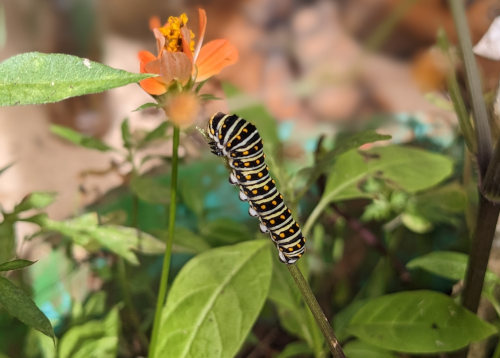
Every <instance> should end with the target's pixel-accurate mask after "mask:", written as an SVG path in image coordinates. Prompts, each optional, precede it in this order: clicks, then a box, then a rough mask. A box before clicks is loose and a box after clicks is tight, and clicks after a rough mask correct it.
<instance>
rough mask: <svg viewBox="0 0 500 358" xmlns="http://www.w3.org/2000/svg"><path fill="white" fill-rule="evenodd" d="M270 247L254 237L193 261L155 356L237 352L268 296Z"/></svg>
mask: <svg viewBox="0 0 500 358" xmlns="http://www.w3.org/2000/svg"><path fill="white" fill-rule="evenodd" d="M269 247H270V246H269V242H268V241H265V240H254V241H249V242H244V243H241V244H238V245H233V246H226V247H222V248H218V249H213V250H209V251H206V252H204V253H203V254H201V255H199V256H196V257H195V258H193V259H192V260H191V261H189V262H188V263H187V264H186V265H185V266H184V267H183V268H182V270H181V271H180V272H179V274H178V275H177V277H176V279H175V281H174V283H173V285H172V288H171V290H170V293H169V296H168V299H167V304H166V306H165V308H164V310H163V315H162V322H161V326H160V330H159V332H158V333H159V334H158V337H159V340H158V349H157V350H156V357H176V358H184V357H221V358H223V357H234V356H235V355H236V353H237V352H238V350H239V348H240V347H241V345H242V344H243V342H244V340H245V337H246V336H247V335H248V332H249V331H250V328H251V327H252V326H253V324H254V322H255V320H256V319H257V316H258V314H259V312H260V310H261V308H262V306H263V304H264V301H265V299H266V297H267V293H268V290H269V284H270V281H271V255H270V252H269Z"/></svg>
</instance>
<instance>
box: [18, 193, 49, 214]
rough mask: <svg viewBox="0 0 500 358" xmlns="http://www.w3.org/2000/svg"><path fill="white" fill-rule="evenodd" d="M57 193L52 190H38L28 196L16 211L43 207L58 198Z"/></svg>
mask: <svg viewBox="0 0 500 358" xmlns="http://www.w3.org/2000/svg"><path fill="white" fill-rule="evenodd" d="M56 196H57V194H56V193H51V192H43V191H38V192H34V193H31V194H29V195H28V196H26V197H25V198H24V199H23V200H22V201H21V202H20V203H19V204H17V205H16V207H15V208H14V213H20V212H22V211H26V210H31V209H43V208H46V207H47V206H49V205H50V204H52V203H53V202H54V200H55V199H56Z"/></svg>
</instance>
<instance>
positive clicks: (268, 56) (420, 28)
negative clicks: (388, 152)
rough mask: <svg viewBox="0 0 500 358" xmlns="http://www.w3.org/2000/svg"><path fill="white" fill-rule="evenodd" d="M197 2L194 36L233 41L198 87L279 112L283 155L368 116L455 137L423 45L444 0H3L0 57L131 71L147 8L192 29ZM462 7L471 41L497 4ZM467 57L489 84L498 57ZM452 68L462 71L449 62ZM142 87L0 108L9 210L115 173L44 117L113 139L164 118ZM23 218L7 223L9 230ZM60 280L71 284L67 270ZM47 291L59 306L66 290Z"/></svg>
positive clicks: (74, 201) (191, 145)
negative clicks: (182, 17) (214, 72)
mask: <svg viewBox="0 0 500 358" xmlns="http://www.w3.org/2000/svg"><path fill="white" fill-rule="evenodd" d="M198 7H203V8H204V9H205V10H206V12H207V16H208V25H207V33H206V35H205V41H207V40H211V39H215V38H221V37H224V38H227V39H229V40H230V41H231V42H232V43H234V44H235V45H236V46H237V48H238V50H239V53H240V60H239V62H238V63H237V64H235V65H233V66H231V67H229V68H227V69H225V70H224V71H223V72H222V73H221V74H220V75H218V76H216V77H215V78H213V79H212V80H210V82H209V83H208V84H207V85H206V86H205V88H204V91H206V92H207V93H213V94H215V95H216V96H219V97H222V98H223V97H224V91H223V84H227V83H229V84H231V85H232V86H234V87H235V88H238V90H239V93H240V95H238V96H237V98H236V100H235V102H234V103H233V104H232V105H231V108H238V102H240V104H241V106H242V107H243V106H246V105H248V104H249V103H258V104H263V105H264V106H265V107H266V109H267V110H268V111H269V113H270V114H271V115H272V117H273V118H275V119H276V121H277V122H278V123H279V125H278V129H279V135H280V139H282V140H283V141H284V143H285V144H284V148H283V150H284V152H285V155H284V156H285V157H287V158H292V159H293V160H292V161H293V163H295V165H301V166H304V165H305V164H307V163H310V161H311V157H312V151H313V150H314V148H315V145H316V142H317V140H318V137H319V136H320V135H321V134H328V135H331V134H332V133H336V132H341V131H351V132H352V131H356V130H358V129H360V128H362V129H366V128H376V129H378V131H379V132H381V133H387V134H391V135H392V137H393V139H392V141H393V142H395V143H408V142H413V143H415V142H421V143H424V142H425V146H426V147H427V148H432V149H434V150H436V151H442V152H446V150H447V149H448V148H449V147H451V146H452V144H453V142H454V141H455V140H456V138H457V120H456V115H455V112H454V111H453V107H452V105H451V103H450V101H449V99H448V98H447V96H446V93H445V88H446V72H447V71H448V70H450V68H449V66H450V65H449V61H448V60H447V59H446V58H444V56H443V54H442V53H441V52H440V51H438V50H437V48H436V38H437V34H438V31H440V29H442V30H444V31H445V33H446V34H447V36H448V38H449V40H450V42H451V43H452V44H454V43H455V41H456V35H455V30H454V27H453V21H452V18H451V14H450V12H449V9H448V7H447V1H444V0H349V1H348V0H336V1H333V0H330V1H328V0H317V1H300V0H295V1H294V0H253V1H250V0H246V1H243V0H234V1H231V2H228V1H222V0H216V1H199V2H197V1H183V0H171V1H158V0H142V1H136V0H102V1H97V0H3V1H2V2H0V61H3V60H5V59H7V58H9V57H10V56H13V55H16V54H18V53H22V52H29V51H41V52H61V53H67V54H74V55H77V56H81V57H86V58H89V59H92V60H95V61H98V62H102V63H104V64H106V65H109V66H112V67H115V68H120V69H124V70H127V71H131V72H138V71H139V62H138V59H137V53H138V51H140V50H142V49H146V50H149V51H152V52H153V51H154V50H155V41H154V37H153V36H152V33H151V31H150V30H149V27H148V21H149V18H150V17H151V16H153V15H157V16H159V17H160V18H161V20H162V22H164V21H166V20H167V18H168V16H171V15H173V16H178V15H179V14H181V13H182V12H185V13H187V15H188V16H189V18H190V20H189V21H190V23H189V25H190V27H191V29H193V30H194V32H195V33H197V27H198V24H197V8H198ZM467 15H468V18H469V25H470V30H471V35H472V41H473V43H474V44H475V43H477V42H478V41H479V40H480V39H481V37H482V36H483V35H484V34H485V32H486V31H487V30H488V27H489V26H490V24H491V23H492V21H493V20H494V19H495V18H496V17H497V16H500V2H499V1H498V0H469V1H467ZM477 60H478V62H479V66H480V70H481V74H482V76H483V85H484V88H485V91H486V93H487V94H488V95H489V97H490V98H493V97H494V95H495V93H496V90H497V87H498V83H499V78H500V62H499V61H494V60H491V59H488V58H485V57H481V56H477ZM457 63H458V62H457ZM457 70H458V73H459V74H461V73H462V72H461V68H460V66H459V65H457ZM460 82H461V83H462V84H463V83H464V81H463V79H460ZM150 101H151V99H150V97H149V96H148V95H147V94H146V93H144V92H143V91H142V89H141V88H140V87H139V86H137V85H129V86H126V87H122V88H117V89H114V90H111V91H108V92H106V93H103V94H96V95H91V96H84V97H78V98H73V99H69V100H65V101H63V102H60V103H56V104H50V105H44V106H24V107H9V108H1V109H0V168H2V167H4V166H6V165H7V164H9V163H14V165H13V166H12V167H11V168H10V169H9V170H8V171H6V172H4V173H3V174H2V176H1V177H0V205H1V206H2V207H3V208H4V209H6V210H10V209H11V208H12V207H13V206H14V205H15V204H16V203H18V202H19V201H20V200H21V199H22V198H23V197H24V196H26V195H27V194H29V193H30V192H33V191H53V192H57V193H58V196H57V200H56V201H55V203H53V204H52V205H51V206H50V207H49V208H48V210H47V212H48V213H49V216H50V217H51V218H52V219H64V218H68V217H71V216H73V215H77V214H79V213H81V212H82V210H83V208H84V207H86V206H87V205H90V204H92V203H94V202H95V201H96V200H99V199H101V198H102V197H103V196H104V195H105V194H106V193H107V192H108V191H110V190H111V189H113V188H115V187H117V186H120V185H122V184H123V176H121V175H120V172H119V170H118V171H117V170H115V169H116V165H115V161H116V160H117V158H116V157H115V155H114V154H113V153H112V152H108V153H104V154H103V153H99V152H96V151H90V150H87V149H85V148H81V147H77V146H75V145H72V144H70V143H68V142H65V141H63V140H61V139H60V138H58V137H56V136H54V135H52V134H51V132H50V130H49V127H50V124H52V123H55V124H60V125H64V126H67V127H70V128H73V129H75V130H77V131H79V132H81V133H84V134H87V135H91V136H95V137H97V138H100V139H101V140H103V141H104V142H106V143H109V144H110V145H115V146H120V145H121V134H120V125H121V123H122V121H123V119H124V118H129V119H130V125H131V127H132V129H133V130H134V129H145V130H150V129H153V128H155V127H156V126H158V124H160V123H161V122H162V121H163V120H164V115H163V114H162V112H159V111H156V110H144V111H136V112H135V111H134V110H135V109H136V108H137V107H139V106H140V105H142V104H144V103H146V102H150ZM227 110H228V103H227V102H226V100H224V99H223V100H218V101H212V102H208V103H206V104H204V106H203V109H202V113H200V115H199V119H198V122H197V124H198V126H200V127H204V126H205V125H206V121H207V119H208V118H209V117H210V116H211V115H212V114H213V113H214V112H215V111H227ZM248 119H249V120H252V119H251V118H248ZM207 149H208V148H207V146H206V144H205V143H204V142H203V140H202V138H201V136H200V135H199V134H198V133H196V131H188V132H186V133H185V134H184V138H183V140H182V141H181V155H182V156H183V157H184V158H187V159H190V158H194V159H196V158H199V157H201V156H203V155H206V154H207ZM155 151H156V152H158V151H160V152H163V153H164V154H165V155H166V156H168V155H169V152H170V144H169V143H168V142H163V143H158V144H157V147H156V148H155ZM455 154H457V153H455ZM461 155H463V152H460V151H459V152H458V156H461ZM129 169H130V168H123V170H124V171H128V170H129ZM188 173H189V172H188ZM222 174H223V176H225V172H224V173H222ZM187 175H189V174H187ZM196 175H198V174H196ZM196 175H194V176H193V177H190V178H187V177H184V178H183V177H182V174H181V178H180V180H181V181H183V180H186V181H187V180H191V181H193V180H196V179H197V178H198V177H197V176H196ZM235 200H236V199H235ZM30 230H31V228H30V227H29V226H28V225H26V226H22V225H20V226H19V227H18V233H17V234H18V237H19V238H21V237H23V236H24V235H27V234H29V233H30ZM19 242H21V240H19ZM22 242H23V244H22V245H20V247H19V248H18V250H17V254H18V255H19V256H20V257H23V258H29V257H32V258H36V259H41V258H42V257H43V256H44V251H45V252H46V253H48V252H49V251H50V246H48V245H47V246H44V245H40V244H39V243H38V245H39V246H37V248H36V252H35V253H34V252H33V249H32V247H30V246H29V245H26V244H25V241H22ZM348 264H349V263H347V264H346V265H348ZM58 269H60V270H61V271H62V270H64V269H63V268H58ZM80 274H81V275H82V277H83V278H85V277H86V273H85V272H83V273H82V272H79V275H80ZM342 274H343V272H340V273H339V275H342ZM76 282H78V281H76ZM80 282H81V281H80ZM87 285H88V286H92V282H87ZM73 288H74V289H75V290H76V291H78V289H81V290H84V289H83V288H82V287H80V286H78V284H76V285H75V287H73ZM74 295H75V293H74V292H72V294H71V296H72V297H74ZM84 295H85V293H84V292H82V293H81V297H84ZM61 297H62V298H60V299H61V302H59V304H60V305H62V306H64V305H65V303H64V297H66V296H61ZM66 298H67V297H66ZM37 302H43V298H40V300H39V301H37ZM66 310H67V307H66ZM44 312H45V313H46V314H47V312H48V311H47V310H44ZM49 318H50V317H49Z"/></svg>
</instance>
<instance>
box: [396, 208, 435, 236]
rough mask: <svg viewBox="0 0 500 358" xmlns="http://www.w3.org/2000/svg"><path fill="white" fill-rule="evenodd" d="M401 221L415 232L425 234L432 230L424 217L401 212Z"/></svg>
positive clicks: (430, 224)
mask: <svg viewBox="0 0 500 358" xmlns="http://www.w3.org/2000/svg"><path fill="white" fill-rule="evenodd" d="M401 221H402V222H403V224H404V225H405V226H406V227H407V228H408V229H410V230H411V231H413V232H416V233H417V234H425V233H426V232H429V231H431V230H432V223H431V222H429V220H427V219H426V218H424V217H422V216H419V215H414V214H411V213H403V214H402V215H401Z"/></svg>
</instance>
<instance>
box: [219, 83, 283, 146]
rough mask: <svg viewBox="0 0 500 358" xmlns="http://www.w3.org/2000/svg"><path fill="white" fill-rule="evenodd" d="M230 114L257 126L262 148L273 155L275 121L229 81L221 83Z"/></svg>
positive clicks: (275, 141)
mask: <svg viewBox="0 0 500 358" xmlns="http://www.w3.org/2000/svg"><path fill="white" fill-rule="evenodd" d="M222 88H223V90H224V93H225V95H226V98H227V101H228V105H229V108H230V111H231V113H232V114H237V115H238V116H240V117H242V118H245V119H246V120H247V121H249V122H252V123H253V124H255V126H256V127H257V129H258V131H259V134H260V136H261V137H262V140H263V142H264V148H265V149H264V150H265V151H266V153H267V154H269V155H273V153H274V151H275V150H276V148H277V146H278V144H279V137H278V128H277V125H276V121H275V120H274V118H273V117H272V116H271V114H270V113H269V112H268V111H267V109H266V108H265V107H264V106H263V105H262V104H261V103H259V102H255V101H253V102H252V101H248V96H246V95H245V94H244V93H243V92H241V91H240V90H239V89H237V88H236V87H234V86H232V85H230V84H229V83H224V84H223V85H222Z"/></svg>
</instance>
